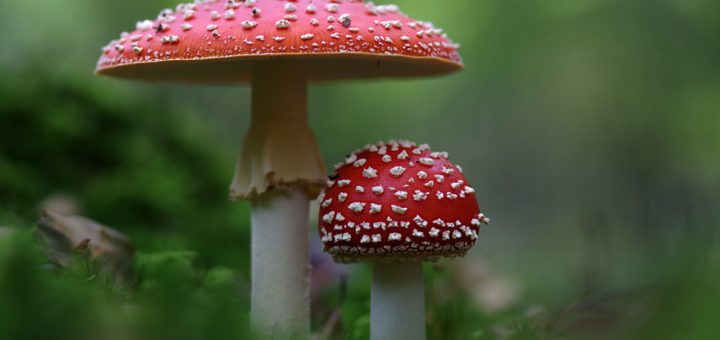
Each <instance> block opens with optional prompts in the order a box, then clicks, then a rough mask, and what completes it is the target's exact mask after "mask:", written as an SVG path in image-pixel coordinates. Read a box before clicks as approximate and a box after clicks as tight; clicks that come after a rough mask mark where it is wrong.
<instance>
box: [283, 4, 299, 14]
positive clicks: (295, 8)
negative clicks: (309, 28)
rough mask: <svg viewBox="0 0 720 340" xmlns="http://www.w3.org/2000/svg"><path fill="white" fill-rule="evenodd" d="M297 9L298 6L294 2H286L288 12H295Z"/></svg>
mask: <svg viewBox="0 0 720 340" xmlns="http://www.w3.org/2000/svg"><path fill="white" fill-rule="evenodd" d="M296 10H297V7H295V4H293V3H286V4H285V12H286V13H293V12H295V11H296Z"/></svg>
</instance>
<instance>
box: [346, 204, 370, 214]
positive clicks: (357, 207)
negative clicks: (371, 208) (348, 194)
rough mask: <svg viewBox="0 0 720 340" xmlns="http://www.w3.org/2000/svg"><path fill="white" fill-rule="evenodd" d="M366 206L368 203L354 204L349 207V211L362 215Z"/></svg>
mask: <svg viewBox="0 0 720 340" xmlns="http://www.w3.org/2000/svg"><path fill="white" fill-rule="evenodd" d="M365 205H366V203H362V202H353V203H350V204H349V205H348V209H350V210H352V211H354V212H356V213H361V212H362V211H363V209H365Z"/></svg>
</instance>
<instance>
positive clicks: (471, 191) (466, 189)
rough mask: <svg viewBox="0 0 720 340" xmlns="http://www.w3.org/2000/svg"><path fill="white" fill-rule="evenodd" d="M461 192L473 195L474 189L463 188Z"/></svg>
mask: <svg viewBox="0 0 720 340" xmlns="http://www.w3.org/2000/svg"><path fill="white" fill-rule="evenodd" d="M463 192H465V193H466V194H473V193H475V189H473V188H472V187H469V186H465V188H464V189H463Z"/></svg>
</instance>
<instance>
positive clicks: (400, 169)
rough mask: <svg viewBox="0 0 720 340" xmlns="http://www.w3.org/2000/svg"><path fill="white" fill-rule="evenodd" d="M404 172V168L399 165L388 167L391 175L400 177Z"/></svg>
mask: <svg viewBox="0 0 720 340" xmlns="http://www.w3.org/2000/svg"><path fill="white" fill-rule="evenodd" d="M404 172H405V168H403V167H401V166H396V167H393V168H392V169H390V173H391V174H392V175H393V177H400V176H402V174H403V173H404Z"/></svg>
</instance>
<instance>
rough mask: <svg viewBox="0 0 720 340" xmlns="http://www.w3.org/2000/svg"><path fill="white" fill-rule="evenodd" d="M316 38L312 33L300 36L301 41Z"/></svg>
mask: <svg viewBox="0 0 720 340" xmlns="http://www.w3.org/2000/svg"><path fill="white" fill-rule="evenodd" d="M314 36H315V35H314V34H312V33H305V34H303V35H301V36H300V39H302V40H310V39H312V38H313V37H314Z"/></svg>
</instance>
